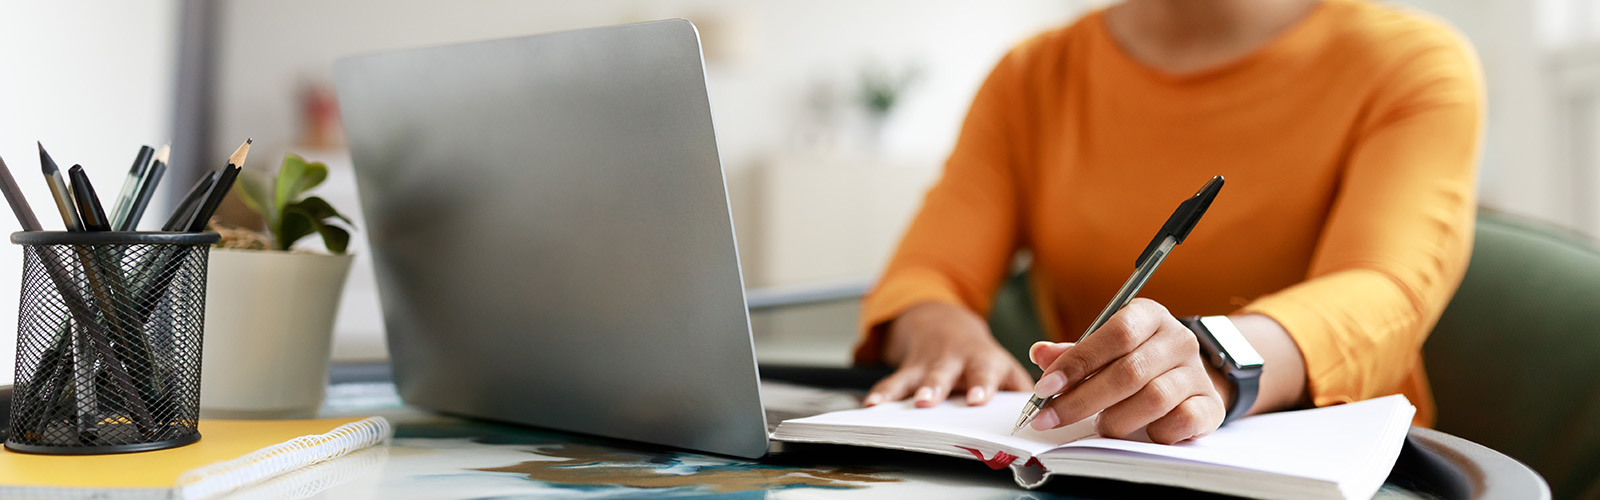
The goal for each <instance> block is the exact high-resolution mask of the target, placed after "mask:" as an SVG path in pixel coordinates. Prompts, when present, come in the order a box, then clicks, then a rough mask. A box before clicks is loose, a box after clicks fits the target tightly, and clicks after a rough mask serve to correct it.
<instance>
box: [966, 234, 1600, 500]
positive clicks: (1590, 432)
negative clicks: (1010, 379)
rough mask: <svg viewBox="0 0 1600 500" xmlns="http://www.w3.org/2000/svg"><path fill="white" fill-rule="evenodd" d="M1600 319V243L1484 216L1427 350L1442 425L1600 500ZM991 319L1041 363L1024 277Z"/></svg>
mask: <svg viewBox="0 0 1600 500" xmlns="http://www.w3.org/2000/svg"><path fill="white" fill-rule="evenodd" d="M1597 325H1600V249H1597V248H1596V246H1595V245H1594V244H1593V243H1590V242H1587V241H1585V240H1583V239H1582V238H1581V237H1577V236H1575V235H1572V234H1571V233H1569V232H1565V231H1561V230H1557V229H1553V228H1549V227H1544V226H1540V225H1538V224H1535V223H1532V222H1530V221H1526V220H1523V219H1518V218H1514V217H1511V216H1507V215H1503V214H1497V213H1492V212H1487V211H1485V212H1482V213H1480V214H1479V216H1478V225H1477V233H1476V241H1475V244H1474V248H1473V255H1472V262H1471V264H1470V265H1469V266H1468V269H1467V274H1466V277H1465V278H1464V279H1463V280H1462V282H1461V287H1460V289H1458V290H1457V292H1456V296H1455V298H1454V300H1452V301H1451V302H1450V305H1449V307H1447V308H1446V309H1445V312H1444V315H1443V316H1442V317H1441V318H1440V320H1439V324H1438V325H1437V326H1436V327H1435V328H1434V331H1433V334H1432V335H1430V336H1429V338H1428V341H1427V343H1426V344H1425V345H1424V346H1423V357H1424V359H1425V360H1426V365H1427V368H1428V377H1429V378H1430V379H1431V382H1432V384H1433V391H1434V400H1435V402H1436V403H1437V404H1438V409H1439V412H1438V414H1439V418H1438V423H1437V425H1436V427H1437V428H1438V430H1440V431H1443V432H1446V433H1450V434H1454V435H1456V436H1460V437H1462V438H1466V439H1469V440H1472V441H1475V442H1477V443H1480V444H1483V445H1485V446H1488V447H1490V448H1493V449H1495V450H1497V451H1500V452H1501V453H1505V454H1506V455H1508V456H1511V457H1512V458H1516V459H1517V460H1520V461H1522V462H1523V463H1526V464H1528V465H1529V466H1530V467H1532V468H1533V469H1534V470H1536V471H1538V472H1539V473H1540V474H1541V475H1543V476H1544V478H1545V480H1546V481H1548V482H1549V483H1550V490H1551V493H1552V494H1553V497H1554V498H1557V499H1563V498H1572V499H1584V500H1600V326H1597ZM989 326H990V328H991V329H992V330H993V331H994V333H995V336H996V337H997V338H999V339H1000V342H1001V344H1002V345H1004V346H1006V349H1007V350H1009V351H1011V353H1012V354H1013V355H1015V356H1017V358H1018V359H1020V360H1023V366H1027V367H1029V368H1030V369H1033V366H1032V363H1028V362H1027V349H1028V346H1030V345H1031V344H1033V342H1035V341H1037V340H1039V339H1042V338H1043V337H1044V335H1043V332H1044V330H1043V328H1041V326H1040V324H1039V320H1038V315H1036V314H1035V311H1034V308H1033V301H1032V299H1031V294H1030V292H1029V290H1028V280H1027V277H1026V275H1025V274H1019V275H1017V276H1014V277H1012V278H1011V279H1010V280H1009V281H1008V282H1007V283H1006V285H1005V286H1004V287H1003V288H1002V290H1001V291H1000V293H999V294H998V295H997V296H996V298H995V303H994V307H993V309H992V311H991V312H990V317H989ZM1034 375H1035V376H1037V375H1038V373H1034Z"/></svg>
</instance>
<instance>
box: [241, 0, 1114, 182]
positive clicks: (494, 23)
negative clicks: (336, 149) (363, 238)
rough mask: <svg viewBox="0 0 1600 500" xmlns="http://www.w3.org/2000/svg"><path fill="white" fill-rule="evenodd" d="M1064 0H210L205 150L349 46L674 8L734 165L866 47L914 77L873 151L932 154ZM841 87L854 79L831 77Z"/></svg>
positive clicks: (271, 108) (289, 101)
mask: <svg viewBox="0 0 1600 500" xmlns="http://www.w3.org/2000/svg"><path fill="white" fill-rule="evenodd" d="M1083 3H1085V2H1082V1H1074V0H1000V1H992V2H972V1H967V0H875V1H871V2H860V1H849V0H817V1H808V2H748V1H738V0H666V1H663V0H589V1H584V2H571V1H562V0H457V1H450V2H439V1H433V0H337V1H328V0H223V9H222V10H223V15H222V17H223V21H222V23H221V24H222V26H223V27H224V29H223V32H222V35H221V42H220V48H219V51H218V58H219V59H220V63H219V65H218V68H219V70H218V73H219V74H218V75H217V85H218V93H217V103H218V109H217V113H218V121H217V125H218V134H217V141H218V143H217V144H214V145H213V146H212V147H213V149H214V150H216V151H223V152H224V153H223V154H225V151H228V150H231V148H233V147H234V146H236V145H237V142H238V140H237V139H236V138H237V137H245V136H253V137H255V138H256V140H257V142H258V143H263V144H269V145H271V144H277V145H279V147H285V146H290V145H292V143H293V141H294V139H295V135H294V134H295V132H296V130H297V128H296V127H297V122H296V120H298V116H297V114H296V113H297V109H298V108H297V103H296V101H295V92H296V91H297V90H298V89H299V87H300V85H301V84H303V83H304V82H307V81H323V82H325V81H326V80H327V79H328V78H329V76H328V75H329V72H330V69H329V68H330V67H331V63H332V62H333V61H334V60H335V59H337V58H339V57H343V56H347V55H352V54H359V53H364V52H370V51H376V50H383V49H393V48H400V47H417V46H426V45H433V44H442V43H450V42H461V41H470V40H484V39H493V38H502V37H511V36H521V35H530V34H536V33H544V32H551V31H560V30H569V29H578V28H585V27H593V26H603V25H611V24H621V23H629V22H639V21H646V20H653V19H663V18H671V17H684V18H689V19H690V20H692V21H695V22H696V23H697V24H698V25H700V27H701V31H702V36H703V37H704V38H705V43H706V44H707V53H708V59H710V61H709V63H708V68H707V71H708V78H709V82H708V85H709V91H710V94H711V104H712V112H713V115H714V119H715V121H716V124H717V132H718V142H719V143H720V145H721V147H722V151H723V161H724V163H725V164H726V165H727V167H728V168H729V169H730V170H733V169H739V168H743V167H745V166H747V165H749V164H750V163H751V162H752V161H754V160H755V159H756V158H758V157H759V156H760V155H762V154H764V153H765V152H766V151H770V150H774V149H780V148H782V147H784V146H786V145H787V142H788V141H789V140H790V139H791V137H792V133H793V132H794V130H793V129H794V128H795V123H796V121H797V117H798V115H800V114H801V113H803V112H804V109H803V108H804V107H805V100H806V97H807V91H808V86H810V85H811V84H812V83H813V82H817V81H830V82H839V83H846V84H848V83H853V82H854V75H855V74H856V71H857V70H858V69H859V68H860V67H861V66H862V65H864V64H866V63H868V62H871V61H886V62H888V63H891V64H906V63H914V64H917V65H919V66H920V67H922V68H923V70H924V77H923V78H922V80H921V81H920V83H919V84H918V85H917V86H916V87H914V88H913V90H912V92H911V93H910V94H909V95H908V100H907V101H906V102H905V104H904V108H903V109H902V111H903V112H900V113H897V114H896V117H895V120H896V124H895V126H893V127H890V130H892V132H891V137H889V138H888V144H887V148H888V151H887V152H888V153H890V154H894V155H898V156H912V157H917V158H924V159H930V160H935V161H937V159H939V158H941V157H942V156H943V155H944V154H945V152H947V151H948V150H949V147H950V143H951V141H952V140H953V138H954V137H955V133H956V130H957V128H958V127H959V125H960V118H961V116H962V114H963V113H964V112H965V110H966V106H967V104H968V99H969V98H970V96H971V94H972V92H974V91H975V90H976V88H977V85H978V84H979V83H980V82H981V81H982V79H983V77H984V76H985V75H987V73H988V70H989V68H990V66H992V65H993V63H994V62H995V61H996V60H997V59H998V58H999V56H1000V55H1001V54H1002V53H1004V51H1005V50H1006V49H1007V48H1009V47H1010V46H1012V45H1013V44H1015V43H1017V42H1019V41H1021V40H1022V39H1024V38H1025V37H1027V36H1029V35H1032V34H1034V33H1036V32H1039V31H1042V30H1043V29H1045V28H1047V27H1050V26H1055V25H1059V24H1062V23H1064V22H1066V21H1068V20H1069V19H1070V18H1071V17H1072V15H1071V14H1072V13H1074V12H1076V11H1077V10H1079V8H1080V7H1079V6H1080V5H1081V4H1083ZM840 90H841V91H844V92H848V91H853V88H841V89H840Z"/></svg>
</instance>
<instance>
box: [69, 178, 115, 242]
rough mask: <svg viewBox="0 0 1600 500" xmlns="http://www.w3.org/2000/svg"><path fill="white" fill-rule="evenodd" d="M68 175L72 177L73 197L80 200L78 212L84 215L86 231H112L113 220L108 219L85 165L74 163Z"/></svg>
mask: <svg viewBox="0 0 1600 500" xmlns="http://www.w3.org/2000/svg"><path fill="white" fill-rule="evenodd" d="M67 175H69V176H71V177H72V198H73V199H74V200H77V201H78V214H80V215H81V216H82V217H83V230H84V231H110V230H111V221H110V220H107V219H106V209H105V208H104V207H102V206H100V197H99V196H95V194H94V184H91V183H89V174H88V173H85V172H84V171H83V165H73V166H72V169H71V170H68V171H67Z"/></svg>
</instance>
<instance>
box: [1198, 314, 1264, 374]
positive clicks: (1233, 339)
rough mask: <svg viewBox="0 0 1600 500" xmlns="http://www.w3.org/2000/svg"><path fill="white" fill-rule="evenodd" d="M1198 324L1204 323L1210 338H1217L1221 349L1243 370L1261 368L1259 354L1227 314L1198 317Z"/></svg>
mask: <svg viewBox="0 0 1600 500" xmlns="http://www.w3.org/2000/svg"><path fill="white" fill-rule="evenodd" d="M1200 324H1202V325H1205V327H1206V331H1208V332H1210V333H1211V338H1214V339H1217V343H1218V344H1221V345H1222V350H1223V351H1224V352H1227V353H1228V357H1229V358H1232V360H1233V364H1235V365H1237V366H1238V367H1239V368H1240V369H1245V370H1248V369H1255V368H1261V365H1262V364H1263V363H1264V360H1262V359H1261V354H1259V353H1257V352H1256V350H1255V348H1254V347H1250V342H1248V341H1246V340H1245V339H1244V334H1243V333H1239V329H1238V328H1235V327H1234V326H1233V322H1232V321H1229V320H1228V317H1227V316H1206V317H1203V318H1200Z"/></svg>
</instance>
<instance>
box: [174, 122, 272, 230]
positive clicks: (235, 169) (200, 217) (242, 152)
mask: <svg viewBox="0 0 1600 500" xmlns="http://www.w3.org/2000/svg"><path fill="white" fill-rule="evenodd" d="M253 142H255V139H245V140H244V144H240V145H239V149H237V150H234V152H233V155H232V156H229V157H228V164H227V165H226V166H224V167H222V172H221V174H220V175H219V176H218V177H217V182H216V184H212V185H211V192H210V193H209V194H208V195H207V196H206V201H205V203H202V204H201V205H200V209H199V210H196V211H195V213H194V218H192V219H190V220H189V224H188V228H187V229H186V230H187V231H188V232H191V233H198V232H200V231H204V230H205V229H206V224H207V223H210V222H211V216H213V215H216V213H217V207H220V206H222V200H223V199H224V198H227V197H228V190H229V189H232V188H233V181H234V180H236V179H238V178H239V171H240V170H241V169H243V168H244V159H245V157H246V156H249V155H250V144H251V143H253Z"/></svg>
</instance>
